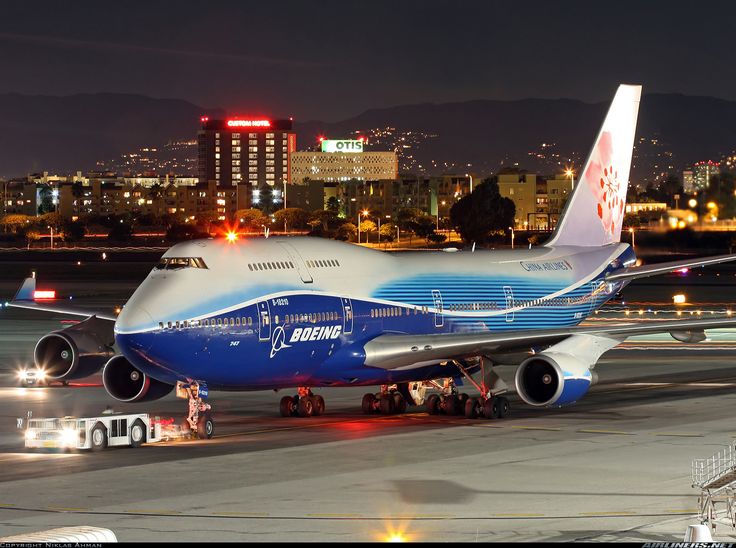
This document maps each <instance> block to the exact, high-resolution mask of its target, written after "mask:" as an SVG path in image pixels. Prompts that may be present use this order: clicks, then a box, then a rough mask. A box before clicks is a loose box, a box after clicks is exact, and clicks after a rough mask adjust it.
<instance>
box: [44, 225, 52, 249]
mask: <svg viewBox="0 0 736 548" xmlns="http://www.w3.org/2000/svg"><path fill="white" fill-rule="evenodd" d="M46 228H48V229H50V230H51V249H54V227H53V226H51V225H46Z"/></svg>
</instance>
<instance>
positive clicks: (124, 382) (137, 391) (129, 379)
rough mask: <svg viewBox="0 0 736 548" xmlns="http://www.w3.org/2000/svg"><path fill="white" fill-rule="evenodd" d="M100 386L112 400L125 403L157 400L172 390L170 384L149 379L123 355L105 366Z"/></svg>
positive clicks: (112, 359) (113, 358) (111, 359)
mask: <svg viewBox="0 0 736 548" xmlns="http://www.w3.org/2000/svg"><path fill="white" fill-rule="evenodd" d="M102 384H104V385H105V390H107V393H108V394H110V395H111V396H112V397H113V398H115V399H116V400H118V401H122V402H126V403H131V402H142V401H153V400H157V399H159V398H163V397H164V396H165V395H167V394H168V393H169V392H171V391H172V390H173V389H174V385H172V384H166V383H164V382H161V381H157V380H156V379H153V378H151V377H150V376H149V375H147V374H145V373H144V372H143V371H141V370H139V369H138V368H137V367H135V366H134V365H133V364H132V363H130V362H129V361H128V358H126V357H125V356H123V355H117V356H113V357H112V358H110V361H108V362H107V363H106V364H105V368H104V369H103V370H102Z"/></svg>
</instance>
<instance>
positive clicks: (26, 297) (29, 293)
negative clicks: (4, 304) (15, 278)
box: [8, 277, 116, 322]
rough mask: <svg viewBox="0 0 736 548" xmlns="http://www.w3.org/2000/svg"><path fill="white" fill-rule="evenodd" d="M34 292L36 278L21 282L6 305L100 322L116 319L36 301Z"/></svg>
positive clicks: (103, 313) (71, 307) (93, 312)
mask: <svg viewBox="0 0 736 548" xmlns="http://www.w3.org/2000/svg"><path fill="white" fill-rule="evenodd" d="M35 291H36V278H34V277H30V278H26V279H25V280H23V285H21V286H20V289H18V292H17V293H16V294H15V297H13V300H12V301H10V302H9V303H8V306H12V307H15V308H28V309H31V310H41V311H44V312H55V313H57V314H68V315H71V316H84V317H90V316H96V317H97V318H99V319H101V320H107V321H111V322H114V321H115V319H116V317H115V315H114V314H111V313H110V312H109V311H107V312H95V311H93V310H85V309H83V308H79V307H75V306H68V305H66V304H57V303H52V302H49V301H40V302H39V301H36V300H34V298H33V295H34V292H35Z"/></svg>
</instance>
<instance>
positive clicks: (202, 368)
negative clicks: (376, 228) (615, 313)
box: [10, 85, 736, 428]
mask: <svg viewBox="0 0 736 548" xmlns="http://www.w3.org/2000/svg"><path fill="white" fill-rule="evenodd" d="M640 96H641V86H639V85H621V86H620V87H619V88H618V90H617V92H616V94H615V97H614V99H613V101H612V103H611V105H610V108H609V111H608V113H607V115H606V118H605V120H604V122H603V125H602V127H601V129H600V131H599V133H598V135H597V137H596V140H595V143H594V145H593V147H592V150H591V152H590V154H589V156H588V158H587V160H586V163H585V165H584V168H583V170H582V172H581V176H580V178H579V180H578V182H577V185H576V186H575V188H574V190H573V192H572V193H571V195H570V198H569V200H568V203H567V204H566V207H565V209H564V211H563V214H562V215H561V217H560V219H559V222H558V224H557V226H556V228H555V230H554V232H553V234H552V236H551V238H550V239H549V241H547V242H546V243H545V244H543V245H541V246H538V247H530V248H529V249H516V250H481V249H478V250H475V249H473V250H472V251H455V252H442V251H415V252H406V253H401V254H397V253H387V252H382V251H378V250H374V249H368V248H364V247H361V246H358V245H353V244H349V243H344V242H338V241H334V240H327V239H318V238H305V237H269V238H266V239H247V240H232V239H229V240H228V239H219V238H217V239H212V238H210V239H202V240H194V241H187V242H183V243H179V244H176V245H174V246H173V247H171V248H170V249H169V250H168V251H166V252H165V253H164V254H163V256H162V257H161V259H160V262H159V263H158V264H157V265H156V266H155V267H154V268H153V270H152V271H151V272H150V274H149V275H148V277H147V278H146V279H145V280H144V281H143V282H142V283H141V285H140V286H139V287H138V288H137V289H136V291H135V292H134V294H133V295H132V296H131V297H130V299H129V300H128V302H127V303H126V304H125V306H124V308H123V309H122V311H121V312H120V314H119V315H118V316H117V317H116V316H114V315H110V314H105V313H99V314H93V315H90V313H89V312H86V311H80V310H76V309H71V308H69V307H64V306H54V305H52V304H50V303H44V302H40V301H34V300H33V291H34V290H35V287H36V285H35V284H36V280H35V278H33V277H32V278H27V279H26V280H25V281H24V283H23V285H22V286H21V289H20V290H19V291H18V293H17V295H16V296H15V298H14V299H13V301H12V302H11V303H10V305H11V306H16V307H23V308H32V309H37V310H44V311H49V312H61V313H65V314H77V315H81V316H87V317H86V319H84V320H83V321H80V322H79V323H78V324H76V325H74V326H72V327H69V328H67V329H63V330H60V331H55V332H52V333H49V334H47V335H45V336H44V337H42V338H41V339H40V340H39V341H38V343H37V344H36V347H35V350H34V359H35V362H36V364H37V366H39V367H42V368H43V369H44V371H45V373H46V375H47V378H49V379H52V380H69V379H74V378H81V377H86V376H88V375H90V374H93V373H95V372H97V371H99V370H100V369H102V379H103V384H104V387H105V389H106V390H107V392H108V393H109V395H110V396H112V397H113V398H115V399H116V400H119V401H122V402H140V401H151V400H155V399H157V398H161V397H163V396H165V395H167V394H168V393H170V392H171V391H172V390H173V389H174V387H175V386H177V385H180V386H181V385H183V384H182V383H189V384H192V383H196V384H197V385H198V386H200V387H202V388H203V389H204V390H205V391H207V392H208V391H209V390H210V389H211V390H221V391H246V390H282V389H291V388H294V387H296V395H295V396H291V395H287V396H284V397H283V398H282V399H281V402H280V413H281V415H283V416H296V415H298V416H303V417H306V416H311V415H319V414H321V413H323V412H324V410H325V402H324V399H323V398H322V396H320V395H319V394H315V392H314V391H315V390H317V389H318V388H320V387H345V386H379V387H380V388H379V389H378V390H377V391H376V390H374V391H372V392H368V393H366V394H365V396H364V397H363V400H362V402H361V406H362V409H363V411H364V412H366V413H383V414H391V413H401V412H403V411H405V410H406V407H407V405H425V406H426V409H427V411H428V412H429V413H430V414H438V413H442V414H465V416H467V417H484V418H489V419H493V418H503V417H505V416H507V415H508V413H509V411H510V406H509V400H508V398H507V397H506V396H504V395H503V394H504V393H506V392H508V390H509V387H508V384H507V383H506V382H505V381H504V380H503V379H502V378H501V377H500V375H499V374H498V373H497V370H496V369H495V366H496V365H499V364H503V365H516V366H518V367H517V368H516V374H515V376H514V381H513V382H514V384H515V388H516V392H517V394H518V396H519V397H520V398H521V400H523V401H524V402H526V403H527V404H529V405H531V406H539V407H545V406H546V407H559V406H563V405H567V404H571V403H574V402H576V401H578V400H579V399H580V398H582V397H583V396H584V395H585V394H586V392H587V391H588V390H589V388H590V387H591V385H593V384H594V383H595V382H596V379H597V376H596V373H595V365H596V363H597V361H598V360H599V358H600V357H601V355H602V354H603V353H604V352H606V351H607V350H609V349H611V348H613V347H615V346H616V345H618V344H620V343H621V342H622V341H624V340H625V339H626V338H627V337H631V336H635V335H643V334H649V333H669V334H671V336H672V337H673V338H675V339H676V340H679V341H683V342H698V341H701V340H704V339H705V330H707V329H714V328H728V327H734V326H736V319H733V318H730V317H728V318H714V319H709V320H700V319H698V320H690V319H686V320H677V321H652V322H637V323H635V324H632V323H622V324H617V325H606V326H603V327H601V326H581V325H579V324H580V323H581V322H583V321H584V320H585V319H586V318H587V317H589V316H590V315H591V314H593V313H594V312H595V311H596V310H597V309H599V308H600V307H601V306H602V305H603V304H604V303H606V302H607V301H608V300H609V299H611V298H612V297H614V296H615V295H616V294H618V293H619V292H620V291H621V289H622V288H623V287H624V286H626V285H627V284H628V283H629V282H630V281H632V280H634V279H637V278H642V277H646V276H653V275H657V274H663V273H668V272H674V271H677V270H681V269H684V268H692V267H695V266H704V265H711V264H717V263H722V262H725V261H732V260H736V255H721V256H715V257H708V258H699V259H692V260H685V261H674V262H665V263H660V264H654V265H644V266H641V265H637V259H636V255H635V253H634V250H633V249H632V248H631V246H629V245H628V244H626V243H623V242H621V228H622V224H623V219H624V213H625V202H626V190H627V186H628V182H629V170H630V166H631V157H632V152H633V143H634V136H635V130H636V122H637V116H638V110H639V102H640ZM114 346H115V347H117V349H118V352H117V353H115V350H114ZM464 381H467V382H468V383H469V384H471V385H473V386H475V387H476V388H477V389H478V392H479V396H478V397H473V398H469V397H468V396H467V395H466V394H464V393H461V392H460V391H459V388H458V387H459V386H462V385H464ZM184 385H186V384H184ZM428 393H430V394H429V395H427V394H428ZM190 399H191V396H190ZM211 427H212V425H208V428H211Z"/></svg>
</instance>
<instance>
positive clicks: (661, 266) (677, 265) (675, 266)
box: [606, 254, 736, 282]
mask: <svg viewBox="0 0 736 548" xmlns="http://www.w3.org/2000/svg"><path fill="white" fill-rule="evenodd" d="M729 261H736V254H734V255H715V256H713V257H700V258H698V259H689V260H687V261H670V262H667V263H657V264H652V265H642V266H631V267H629V268H625V269H623V270H618V271H616V272H612V273H611V274H608V275H607V276H606V281H607V282H616V281H620V280H634V279H636V278H646V277H647V276H656V275H657V274H667V273H668V272H676V271H678V270H682V269H683V268H695V267H697V266H708V265H711V264H718V263H726V262H729Z"/></svg>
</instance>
